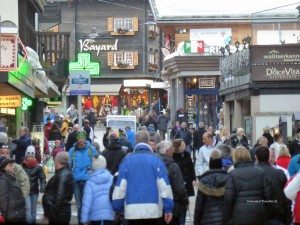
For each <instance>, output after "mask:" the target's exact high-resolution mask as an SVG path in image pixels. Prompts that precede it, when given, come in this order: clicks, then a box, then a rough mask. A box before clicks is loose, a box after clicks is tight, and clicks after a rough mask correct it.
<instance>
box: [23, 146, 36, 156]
mask: <svg viewBox="0 0 300 225" xmlns="http://www.w3.org/2000/svg"><path fill="white" fill-rule="evenodd" d="M28 156H33V157H35V148H34V146H32V145H29V146H28V147H27V149H26V152H25V158H26V157H28Z"/></svg>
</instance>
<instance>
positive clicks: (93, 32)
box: [89, 25, 99, 43]
mask: <svg viewBox="0 0 300 225" xmlns="http://www.w3.org/2000/svg"><path fill="white" fill-rule="evenodd" d="M98 36H99V35H98V34H97V31H96V27H95V25H94V26H93V27H92V29H91V33H90V34H89V42H91V43H94V42H95V38H97V37H98Z"/></svg>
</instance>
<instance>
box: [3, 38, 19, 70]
mask: <svg viewBox="0 0 300 225" xmlns="http://www.w3.org/2000/svg"><path fill="white" fill-rule="evenodd" d="M0 38H1V40H0V44H1V45H0V53H1V54H0V71H12V70H16V69H17V65H18V57H17V43H18V42H17V38H16V37H15V36H0Z"/></svg>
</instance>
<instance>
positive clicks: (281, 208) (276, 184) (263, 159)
mask: <svg viewBox="0 0 300 225" xmlns="http://www.w3.org/2000/svg"><path fill="white" fill-rule="evenodd" d="M269 159H270V150H269V148H268V147H267V146H260V147H259V148H258V149H257V151H256V160H257V166H258V167H259V168H262V169H263V170H264V171H265V175H266V178H267V179H268V180H269V182H270V183H271V186H272V196H271V198H272V202H271V203H270V204H269V208H270V214H269V215H268V221H267V224H268V225H275V224H284V225H290V224H291V222H292V215H291V201H290V200H288V199H287V198H286V197H285V195H284V192H283V189H284V187H285V184H286V182H287V178H286V176H285V174H284V172H283V171H282V170H280V169H276V168H274V167H273V166H272V165H271V164H270V163H269Z"/></svg>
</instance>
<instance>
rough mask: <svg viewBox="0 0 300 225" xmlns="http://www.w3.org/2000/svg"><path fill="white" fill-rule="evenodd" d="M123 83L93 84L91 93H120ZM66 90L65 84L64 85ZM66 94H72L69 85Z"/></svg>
mask: <svg viewBox="0 0 300 225" xmlns="http://www.w3.org/2000/svg"><path fill="white" fill-rule="evenodd" d="M121 86H122V84H91V95H119V92H120V88H121ZM63 90H65V86H64V87H63ZM66 95H70V89H69V87H68V88H67V90H66Z"/></svg>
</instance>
